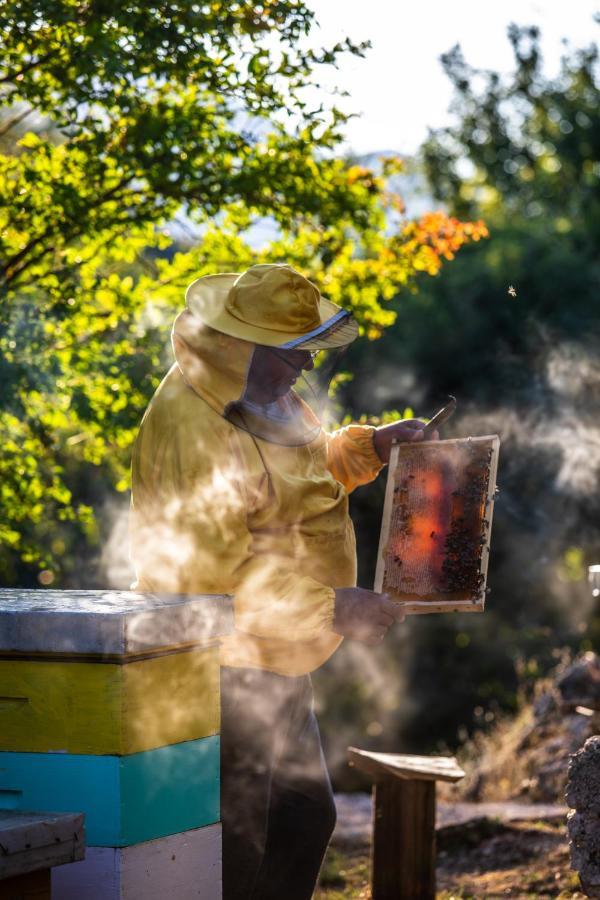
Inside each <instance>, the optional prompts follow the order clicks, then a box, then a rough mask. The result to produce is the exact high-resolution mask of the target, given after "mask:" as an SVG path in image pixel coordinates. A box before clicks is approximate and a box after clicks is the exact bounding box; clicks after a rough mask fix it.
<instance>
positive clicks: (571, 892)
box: [315, 819, 584, 900]
mask: <svg viewBox="0 0 600 900" xmlns="http://www.w3.org/2000/svg"><path fill="white" fill-rule="evenodd" d="M369 871H370V861H369V847H368V845H367V844H365V843H364V842H363V843H362V844H359V843H356V842H353V843H351V844H347V845H345V846H344V845H343V844H338V845H337V846H333V847H331V848H330V850H329V852H328V854H327V857H326V860H325V864H324V867H323V871H322V875H321V880H320V885H319V888H318V890H317V892H316V893H315V900H350V898H353V900H354V898H356V900H359V898H360V900H369V898H370V897H371V892H370V889H369ZM578 883H579V882H578V878H577V875H576V873H574V872H573V871H572V870H571V869H570V867H569V852H568V847H567V840H566V833H565V825H564V822H563V821H560V820H554V821H529V822H510V823H509V824H503V823H501V822H499V821H497V820H492V819H481V820H478V821H477V822H473V823H470V824H466V825H461V826H458V827H456V828H450V829H442V830H441V831H440V832H439V833H438V867H437V886H438V893H437V900H454V898H456V900H458V898H461V900H496V898H504V897H512V898H514V900H517V898H518V900H526V898H533V897H554V898H560V900H567V898H569V900H584V894H583V893H581V891H579V890H578Z"/></svg>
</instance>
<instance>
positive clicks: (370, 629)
mask: <svg viewBox="0 0 600 900" xmlns="http://www.w3.org/2000/svg"><path fill="white" fill-rule="evenodd" d="M403 620H404V611H403V607H402V603H399V602H398V601H396V600H391V599H390V596H389V594H376V593H375V591H367V590H365V589H364V588H358V587H355V588H338V589H337V590H336V592H335V611H334V616H333V626H332V628H333V631H335V633H336V634H340V635H342V637H346V638H350V639H351V640H354V641H362V643H363V644H370V645H373V646H374V645H376V644H381V642H382V641H383V639H384V637H385V636H386V634H387V632H388V628H389V627H390V625H393V623H394V622H402V621H403Z"/></svg>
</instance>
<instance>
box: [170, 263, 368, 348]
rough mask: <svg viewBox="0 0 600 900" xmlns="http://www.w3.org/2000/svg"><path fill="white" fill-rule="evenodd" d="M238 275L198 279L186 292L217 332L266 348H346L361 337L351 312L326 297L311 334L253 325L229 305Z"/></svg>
mask: <svg viewBox="0 0 600 900" xmlns="http://www.w3.org/2000/svg"><path fill="white" fill-rule="evenodd" d="M238 278H239V272H226V273H222V274H219V275H204V276H202V278H197V279H196V281H193V282H192V283H191V284H190V285H189V287H188V289H187V291H186V293H185V302H186V306H187V307H188V309H189V310H190V312H191V313H192V314H193V315H194V316H197V317H198V318H199V319H200V321H201V322H203V323H204V324H205V325H208V326H210V327H211V328H214V329H215V331H220V332H221V333H222V334H228V335H230V336H231V337H236V338H240V340H243V341H249V342H251V343H253V344H262V345H263V346H265V347H287V348H292V347H298V348H300V349H302V350H325V349H329V348H334V347H345V346H346V345H347V344H351V343H352V341H353V340H355V338H356V337H357V336H358V324H357V322H356V320H355V319H353V318H352V316H351V315H350V313H348V312H346V310H343V309H342V308H341V306H338V305H337V304H336V303H332V302H331V301H330V300H326V299H325V298H324V297H321V299H320V301H319V317H320V319H321V324H320V325H319V326H317V327H316V328H314V329H313V330H312V331H310V332H308V333H299V332H295V333H293V334H292V333H289V332H285V331H279V330H277V329H275V328H273V329H271V328H261V327H259V326H257V325H249V324H248V323H247V322H243V321H242V320H241V319H238V318H237V317H236V316H234V315H232V313H230V312H229V310H228V309H226V307H225V303H226V301H227V297H228V294H229V291H230V290H231V288H232V287H233V285H234V282H235V281H236V280H237V279H238Z"/></svg>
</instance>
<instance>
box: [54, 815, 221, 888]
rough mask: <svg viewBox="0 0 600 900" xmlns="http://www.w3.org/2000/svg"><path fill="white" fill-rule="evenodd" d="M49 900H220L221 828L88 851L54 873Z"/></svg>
mask: <svg viewBox="0 0 600 900" xmlns="http://www.w3.org/2000/svg"><path fill="white" fill-rule="evenodd" d="M52 897H53V900H83V898H85V900H165V898H168V897H171V898H173V900H198V898H201V900H221V897H222V891H221V826H220V825H219V824H215V825H210V826H207V827H206V828H198V829H194V830H191V831H184V832H182V833H180V834H174V835H170V836H169V837H164V838H159V839H158V840H155V841H148V842H145V843H142V844H135V845H134V846H132V847H124V848H111V847H88V848H87V852H86V858H85V860H84V861H83V862H79V863H75V864H74V865H69V866H61V867H60V868H57V869H54V870H53V872H52Z"/></svg>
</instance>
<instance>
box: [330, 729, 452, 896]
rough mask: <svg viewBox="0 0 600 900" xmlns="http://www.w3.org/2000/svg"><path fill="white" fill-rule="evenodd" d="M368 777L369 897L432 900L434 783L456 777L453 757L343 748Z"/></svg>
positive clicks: (433, 874) (350, 761) (433, 886)
mask: <svg viewBox="0 0 600 900" xmlns="http://www.w3.org/2000/svg"><path fill="white" fill-rule="evenodd" d="M348 762H349V764H350V765H351V766H355V767H356V768H357V769H359V770H360V771H361V772H364V773H365V774H366V775H368V776H369V778H370V779H371V781H372V782H373V849H372V874H371V886H372V897H373V900H435V783H436V781H452V782H454V781H460V779H461V778H464V776H465V772H464V771H463V770H462V769H461V768H460V766H459V765H458V764H457V762H456V760H455V759H454V757H452V756H412V755H402V754H399V753H374V752H371V751H368V750H359V749H358V748H356V747H349V748H348Z"/></svg>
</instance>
